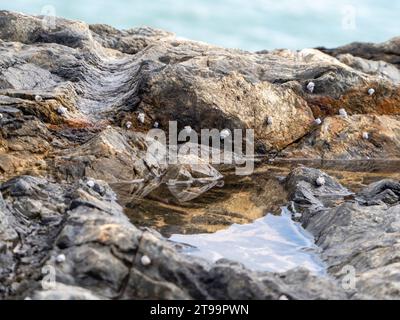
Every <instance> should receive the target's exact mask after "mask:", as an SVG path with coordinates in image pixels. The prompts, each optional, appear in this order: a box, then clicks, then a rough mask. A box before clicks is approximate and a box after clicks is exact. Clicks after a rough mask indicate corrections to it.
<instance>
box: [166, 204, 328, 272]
mask: <svg viewBox="0 0 400 320" xmlns="http://www.w3.org/2000/svg"><path fill="white" fill-rule="evenodd" d="M170 240H171V241H174V242H179V243H185V244H188V245H190V246H183V248H184V249H182V250H183V251H184V252H185V253H186V254H188V255H194V256H198V257H202V258H205V259H207V260H209V261H213V262H215V261H217V260H219V259H222V258H226V259H229V260H233V261H237V262H240V263H242V264H244V265H245V266H246V267H248V268H249V269H252V270H257V271H271V272H285V271H288V270H290V269H293V268H296V267H304V268H306V269H308V270H310V271H311V272H312V273H314V274H319V275H324V274H325V266H324V263H323V262H322V261H321V259H320V257H319V249H318V247H317V246H316V245H315V243H314V239H313V237H312V236H311V235H310V234H309V233H308V232H307V231H306V230H304V229H303V228H302V227H301V225H300V224H299V223H296V222H294V221H293V220H292V218H291V214H290V213H289V212H288V210H287V209H283V211H282V215H280V216H274V215H270V214H268V215H266V216H265V217H263V218H261V219H258V220H255V221H254V222H253V223H250V224H245V225H238V224H234V225H232V226H230V227H229V228H228V229H226V230H221V231H218V232H215V233H212V234H196V235H178V234H175V235H172V236H171V238H170Z"/></svg>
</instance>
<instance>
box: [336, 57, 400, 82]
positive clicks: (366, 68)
mask: <svg viewBox="0 0 400 320" xmlns="http://www.w3.org/2000/svg"><path fill="white" fill-rule="evenodd" d="M337 59H338V60H339V61H341V62H343V63H345V64H347V65H348V66H350V67H352V68H354V69H357V70H360V71H362V72H364V73H367V74H371V75H376V76H379V77H381V78H383V79H386V80H388V81H391V82H393V83H394V84H396V85H398V84H400V70H399V69H398V68H396V66H394V65H393V64H390V63H387V62H385V61H374V60H367V59H363V58H360V57H354V56H352V55H351V54H340V55H338V56H337Z"/></svg>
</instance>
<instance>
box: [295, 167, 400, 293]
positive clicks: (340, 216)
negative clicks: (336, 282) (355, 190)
mask: <svg viewBox="0 0 400 320" xmlns="http://www.w3.org/2000/svg"><path fill="white" fill-rule="evenodd" d="M318 173H319V174H321V173H320V172H318ZM316 174H317V170H315V169H306V168H301V169H296V170H294V171H293V172H292V173H291V174H290V176H289V177H288V181H287V183H288V186H289V187H290V188H291V190H292V192H291V196H290V198H291V199H292V200H293V201H294V202H295V204H296V206H298V207H300V208H302V210H303V213H304V215H303V218H301V221H302V223H303V225H304V227H306V229H307V230H308V231H310V232H311V233H312V234H313V235H314V236H315V237H316V239H317V245H318V246H319V247H320V248H321V249H322V257H323V259H324V260H325V262H326V263H327V265H328V271H329V273H330V274H331V275H333V276H334V277H336V278H339V279H341V278H343V277H344V276H346V273H345V272H344V271H343V270H344V269H345V267H347V266H351V267H352V268H355V271H356V274H355V277H356V278H355V283H356V287H355V288H354V290H352V291H353V293H352V295H353V296H354V298H356V299H370V298H372V297H373V298H375V299H398V292H397V290H396V288H397V287H398V285H399V279H397V278H396V277H394V276H393V275H394V273H395V270H396V269H397V268H398V263H397V262H396V258H395V257H396V256H397V250H398V249H397V233H396V232H397V228H398V226H399V225H400V224H399V221H398V220H399V216H398V214H396V212H397V213H398V210H399V205H400V202H399V198H398V196H399V186H398V183H396V182H394V181H389V180H386V181H382V182H378V183H374V184H372V185H371V186H369V187H367V188H366V189H364V190H362V191H361V192H360V193H359V194H358V195H356V196H355V200H346V199H345V198H343V197H342V195H343V192H342V191H344V189H343V187H341V186H340V185H339V184H337V183H335V182H333V180H332V178H330V177H329V176H326V179H327V186H328V188H327V189H326V190H325V191H324V194H323V196H324V197H326V198H330V201H327V202H326V201H321V193H320V191H319V189H318V188H315V187H313V186H312V185H311V184H310V183H309V181H310V180H311V179H313V178H314V177H315V175H316ZM306 199H307V201H305V200H306ZM332 199H336V200H335V201H332ZM317 201H319V206H317V205H315V204H316V203H317ZM322 202H324V203H323V204H322ZM321 204H322V205H321Z"/></svg>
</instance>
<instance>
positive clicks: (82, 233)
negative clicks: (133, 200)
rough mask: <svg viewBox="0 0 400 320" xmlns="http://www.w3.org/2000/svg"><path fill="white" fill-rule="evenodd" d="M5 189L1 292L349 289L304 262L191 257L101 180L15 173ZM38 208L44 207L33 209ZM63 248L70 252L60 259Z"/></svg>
mask: <svg viewBox="0 0 400 320" xmlns="http://www.w3.org/2000/svg"><path fill="white" fill-rule="evenodd" d="M1 190H2V193H3V195H4V197H5V198H4V199H1V202H0V205H1V207H2V211H1V212H2V214H5V218H4V217H2V219H1V220H0V226H1V228H0V231H2V233H1V234H0V235H1V242H0V243H1V247H2V251H1V256H2V259H1V261H2V265H1V269H0V270H1V274H0V275H1V277H2V278H1V280H2V281H1V291H0V293H1V297H3V298H7V297H8V298H9V297H14V298H26V297H31V298H35V299H106V298H107V299H138V298H139V299H157V298H158V299H193V298H194V299H279V297H280V296H282V295H285V296H286V297H288V298H290V299H332V298H337V299H340V298H346V297H347V296H346V293H345V292H343V291H342V290H341V289H340V287H338V286H337V284H335V283H334V281H333V280H330V279H328V278H317V277H315V276H312V275H310V274H309V272H308V271H306V270H294V271H290V272H287V273H285V274H272V273H260V272H252V271H249V270H247V269H245V268H244V267H243V266H242V265H240V264H237V263H234V262H229V261H222V260H221V261H219V262H218V263H216V264H209V263H207V262H205V261H202V260H193V258H189V257H186V256H184V255H182V254H180V253H178V252H177V251H176V249H175V248H174V247H173V246H172V245H171V244H169V243H168V242H167V241H166V240H165V239H163V238H162V237H161V236H160V235H158V234H157V233H155V232H150V231H149V230H146V229H144V230H141V229H138V228H136V227H134V226H133V225H132V224H130V222H129V220H128V219H127V218H126V216H125V215H124V214H123V212H122V208H121V207H120V206H119V205H118V204H117V203H116V196H115V194H114V193H113V192H112V190H111V189H110V188H109V187H108V186H107V185H106V184H104V183H102V182H100V181H96V184H95V186H94V187H93V188H90V187H88V186H87V185H86V184H85V183H83V182H81V183H77V184H74V185H69V186H68V188H67V187H66V189H63V188H62V187H61V186H59V185H54V184H51V183H48V182H46V181H44V180H41V179H37V178H32V177H28V176H26V177H20V178H16V179H13V180H10V181H9V182H7V183H5V184H3V185H2V187H1ZM55 203H57V204H58V206H56V204H55ZM32 208H42V209H41V212H45V213H46V214H45V215H44V214H42V213H38V214H36V215H34V214H33V213H34V212H35V210H33V209H32ZM4 232H6V233H4ZM60 255H63V257H65V258H63V259H61V260H59V259H58V258H57V257H59V256H60ZM143 257H147V258H146V260H147V262H146V263H144V262H143V261H145V260H144V259H143ZM43 267H47V268H49V267H51V268H53V269H52V270H53V271H52V272H54V275H55V280H56V281H57V283H56V284H54V286H52V287H46V290H43V289H42V288H41V285H42V283H41V277H42V275H41V270H43V269H42V268H43ZM50 284H51V283H50Z"/></svg>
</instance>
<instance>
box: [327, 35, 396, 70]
mask: <svg viewBox="0 0 400 320" xmlns="http://www.w3.org/2000/svg"><path fill="white" fill-rule="evenodd" d="M320 49H321V50H322V51H324V52H326V53H328V54H331V55H333V56H338V55H342V54H351V55H353V56H354V57H360V58H363V59H368V60H370V61H385V62H387V63H390V64H392V65H394V66H396V67H399V64H400V38H399V37H396V38H393V39H391V40H389V41H386V42H383V43H379V44H374V43H360V42H354V43H351V44H349V45H345V46H343V47H339V48H336V49H325V48H320Z"/></svg>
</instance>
